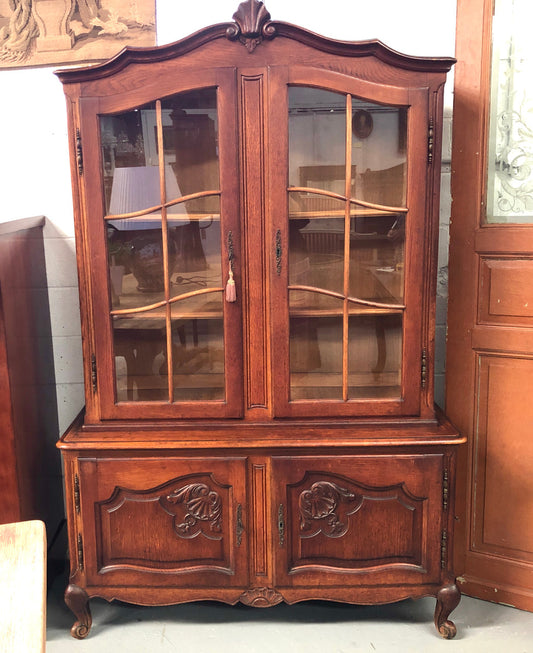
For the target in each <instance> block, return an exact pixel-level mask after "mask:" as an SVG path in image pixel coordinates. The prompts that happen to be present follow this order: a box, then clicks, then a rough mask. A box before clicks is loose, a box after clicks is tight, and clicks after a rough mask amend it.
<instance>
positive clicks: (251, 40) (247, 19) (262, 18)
mask: <svg viewBox="0 0 533 653" xmlns="http://www.w3.org/2000/svg"><path fill="white" fill-rule="evenodd" d="M233 20H234V21H235V24H234V25H232V26H231V27H228V29H227V31H226V36H227V37H228V39H230V40H231V41H234V40H236V39H239V41H240V42H241V43H242V44H243V45H245V46H246V48H247V49H248V51H249V52H253V51H254V50H255V48H256V47H257V46H258V45H259V44H260V43H261V41H262V40H263V39H264V38H266V39H271V38H273V37H274V36H276V28H275V27H274V26H273V25H272V24H271V22H270V14H269V12H268V11H267V9H266V7H265V5H264V4H263V3H262V2H260V0H246V2H241V4H240V5H239V7H238V8H237V11H236V12H235V13H234V14H233Z"/></svg>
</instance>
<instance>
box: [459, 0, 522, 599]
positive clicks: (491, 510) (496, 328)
mask: <svg viewBox="0 0 533 653" xmlns="http://www.w3.org/2000/svg"><path fill="white" fill-rule="evenodd" d="M493 4H494V2H493V0H459V3H458V24H457V58H458V63H457V66H456V69H455V105H454V135H453V154H452V164H453V165H452V168H453V171H452V195H453V209H452V225H451V234H450V240H451V244H450V285H449V326H448V355H447V401H446V410H447V414H448V415H449V417H450V419H451V420H452V421H453V422H454V423H455V425H456V426H457V427H458V428H459V430H460V431H462V433H463V434H464V435H467V436H468V439H469V446H468V448H466V447H465V448H464V449H463V455H462V458H461V464H460V469H459V473H458V479H459V484H458V503H457V505H458V507H457V511H458V512H457V514H458V518H459V521H458V525H457V526H458V527H457V529H456V534H457V542H456V546H455V551H456V560H455V569H456V571H457V573H458V574H461V575H460V577H459V579H458V580H459V582H458V584H459V585H460V587H461V590H462V591H463V592H465V593H466V594H470V595H473V596H478V597H480V598H484V599H489V600H491V601H496V602H501V603H508V604H511V605H514V606H517V607H519V608H523V609H527V610H533V439H532V437H531V432H532V427H533V402H532V401H531V398H532V393H531V391H532V389H533V255H532V252H533V193H532V192H531V183H532V176H531V168H530V167H529V166H530V158H529V157H530V154H528V152H529V153H530V152H531V148H532V146H533V139H532V138H531V134H532V132H531V128H532V126H533V125H532V122H531V107H532V105H533V95H532V94H531V91H530V90H529V89H528V90H527V92H524V90H525V89H527V87H528V86H530V79H531V74H532V71H533V67H532V66H533V61H531V59H530V60H529V61H528V60H527V57H525V58H522V60H521V61H520V62H519V64H517V65H516V66H512V65H510V63H511V62H512V61H513V58H514V57H515V55H518V56H519V57H520V55H521V52H520V48H521V46H522V45H523V35H522V30H521V29H520V25H521V24H529V22H528V21H527V20H526V18H527V13H523V14H522V15H520V10H521V11H523V12H525V11H526V10H527V11H528V12H530V11H531V9H530V6H529V4H530V3H527V2H515V3H514V8H513V7H512V6H511V4H512V3H509V2H503V1H502V2H500V1H499V0H497V2H496V3H495V13H494V18H493ZM516 11H518V13H517V14H516V15H515V13H514V12H516ZM504 18H505V22H504V20H503V19H504ZM493 21H494V23H493ZM493 24H494V26H495V28H497V30H496V29H494V30H493ZM500 37H501V38H500ZM511 37H513V38H512V40H511ZM528 38H530V37H529V36H526V39H528ZM522 54H523V53H522ZM491 57H493V58H494V59H495V60H496V61H497V62H498V65H496V66H492V69H491ZM527 75H528V76H529V77H523V76H527Z"/></svg>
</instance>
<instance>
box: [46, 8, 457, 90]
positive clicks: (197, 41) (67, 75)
mask: <svg viewBox="0 0 533 653" xmlns="http://www.w3.org/2000/svg"><path fill="white" fill-rule="evenodd" d="M233 19H234V22H228V23H218V24H216V25H211V26H209V27H206V28H204V29H201V30H199V31H198V32H195V33H194V34H191V35H189V36H187V37H185V38H183V39H180V40H179V41H175V42H174V43H170V44H168V45H163V46H156V47H132V46H126V47H125V48H124V49H123V50H121V51H120V52H119V53H118V54H117V55H116V56H115V57H113V58H112V59H110V60H108V61H105V62H103V63H100V64H95V65H92V66H80V67H76V68H69V69H64V70H63V69H62V70H58V71H56V75H57V76H58V77H59V79H60V80H61V81H62V82H63V84H72V83H78V82H88V81H93V80H97V79H102V78H105V77H108V76H110V75H115V74H116V73H118V72H120V71H121V70H123V69H124V68H126V67H127V66H128V65H130V64H146V63H155V62H158V61H166V60H169V59H174V58H176V57H180V56H182V55H184V54H187V53H188V52H191V51H192V50H196V49H198V48H201V47H202V46H204V45H206V44H207V43H209V42H211V41H216V40H217V39H228V40H230V41H240V42H241V43H242V44H243V46H245V47H246V48H247V50H248V52H249V53H250V55H252V56H251V58H250V64H251V65H253V63H254V59H253V54H254V52H256V48H257V47H258V46H260V45H261V43H263V42H264V41H269V40H272V39H276V38H288V39H291V40H293V41H299V42H300V43H303V44H305V45H308V46H310V47H312V48H315V49H317V50H320V51H322V52H326V53H330V54H334V55H338V56H346V57H352V58H353V57H375V58H376V59H378V60H379V61H381V62H383V63H385V64H388V65H390V66H393V67H395V68H403V69H405V70H409V71H414V72H432V73H447V72H448V71H449V70H450V68H451V67H452V66H453V65H454V63H455V62H456V59H454V58H453V57H419V56H413V55H407V54H403V53H401V52H397V51H396V50H393V49H392V48H389V47H388V46H387V45H385V44H384V43H382V42H381V41H379V40H378V39H371V40H365V41H340V40H336V39H331V38H328V37H325V36H321V35H319V34H316V33H315V32H311V31H310V30H307V29H304V28H303V27H299V26H297V25H292V24H290V23H285V22H283V21H273V20H271V19H270V14H269V12H268V11H267V10H266V8H265V5H264V4H263V2H259V1H258V0H246V2H242V3H241V4H240V5H239V8H238V10H237V11H236V12H235V13H234V14H233Z"/></svg>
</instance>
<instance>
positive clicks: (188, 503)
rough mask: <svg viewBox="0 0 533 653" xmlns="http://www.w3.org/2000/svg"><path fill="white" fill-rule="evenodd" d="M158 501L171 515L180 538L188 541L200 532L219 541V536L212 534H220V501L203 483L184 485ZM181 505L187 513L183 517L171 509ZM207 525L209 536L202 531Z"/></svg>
mask: <svg viewBox="0 0 533 653" xmlns="http://www.w3.org/2000/svg"><path fill="white" fill-rule="evenodd" d="M159 501H160V503H161V505H162V506H163V508H164V509H165V510H166V512H168V513H169V514H170V515H173V517H174V530H175V531H176V533H177V534H178V535H179V536H180V537H184V538H186V539H189V538H193V537H196V535H198V533H200V532H202V533H203V534H204V535H205V536H206V537H209V538H210V539H217V540H218V539H221V536H220V535H218V536H217V535H214V534H215V533H220V531H221V528H222V501H221V500H220V496H219V495H218V493H217V492H215V491H214V490H211V488H210V487H209V486H207V485H206V484H205V483H191V484H189V485H185V486H184V487H182V488H179V489H176V490H174V491H173V492H171V493H170V494H167V495H166V496H162V497H161V498H160V500H159ZM181 504H183V505H184V506H185V510H186V511H187V512H186V514H185V517H180V516H178V514H177V510H176V508H175V507H173V506H178V505H181ZM181 512H182V513H183V511H181ZM181 520H182V521H181ZM207 524H209V531H210V534H207V533H206V532H205V530H204V526H206V525H207Z"/></svg>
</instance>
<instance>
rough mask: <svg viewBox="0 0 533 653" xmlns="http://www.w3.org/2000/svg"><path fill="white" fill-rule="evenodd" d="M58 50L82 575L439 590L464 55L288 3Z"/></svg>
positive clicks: (387, 594) (449, 585) (441, 615)
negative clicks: (390, 37) (292, 14)
mask: <svg viewBox="0 0 533 653" xmlns="http://www.w3.org/2000/svg"><path fill="white" fill-rule="evenodd" d="M233 18H234V22H231V23H227V24H220V25H215V26H212V27H208V28H206V29H205V30H203V31H200V32H198V33H197V34H195V35H194V36H192V37H189V38H186V39H184V40H182V41H179V42H177V43H174V44H172V45H167V46H162V47H159V48H154V49H128V48H127V49H126V50H124V51H123V52H122V53H121V54H120V55H118V56H117V57H115V58H114V59H112V60H111V61H109V62H107V63H104V64H101V65H96V66H93V67H89V68H83V69H74V70H65V71H62V72H60V73H59V77H60V79H61V81H62V82H63V84H64V88H65V92H66V95H67V100H68V109H69V121H70V133H71V145H72V149H71V161H72V170H73V190H74V203H75V218H76V230H77V248H78V249H77V252H78V261H79V275H80V293H81V310H82V323H83V335H84V337H83V347H84V361H85V382H86V410H85V412H84V414H83V415H82V416H81V417H80V418H79V420H78V421H77V422H76V423H75V424H74V425H73V426H72V427H71V428H70V429H69V431H68V432H67V433H66V434H65V435H64V437H63V438H62V439H61V441H60V443H59V447H60V449H61V451H62V454H63V456H64V460H65V480H66V495H67V510H68V524H69V541H70V558H71V573H70V584H69V586H68V588H67V591H66V601H67V603H68V605H69V606H70V607H71V608H72V610H73V612H74V613H75V614H76V617H77V621H76V623H75V624H74V626H73V629H72V633H73V635H74V636H75V637H79V638H81V637H84V636H86V635H87V633H88V631H89V629H90V626H91V617H90V612H89V599H90V597H92V596H99V597H103V598H106V599H108V600H112V599H120V600H124V601H130V602H132V603H138V604H143V605H160V604H169V603H180V602H184V601H193V600H200V599H202V600H204V599H213V600H220V601H225V602H227V603H231V604H234V603H236V602H238V601H241V602H243V603H246V604H248V605H254V606H269V605H275V604H277V603H280V602H282V601H286V602H288V603H294V602H297V601H302V600H306V599H330V600H339V601H346V602H350V603H387V602H392V601H398V600H401V599H405V598H408V597H413V598H414V597H420V596H428V595H430V596H435V597H437V609H436V612H435V623H436V626H437V628H438V630H439V632H440V633H441V634H442V635H443V636H444V637H448V638H449V637H453V635H454V634H455V627H454V625H453V623H452V622H451V621H449V620H448V616H449V614H450V612H451V611H452V610H453V608H454V607H455V606H456V605H457V603H458V601H459V597H460V594H459V590H458V589H457V587H456V585H455V581H454V575H453V572H452V569H451V567H450V560H451V551H450V546H451V542H452V533H453V522H454V513H453V497H454V473H455V472H454V470H455V452H456V448H457V446H458V445H459V444H460V443H461V442H462V439H461V437H460V436H459V435H458V434H457V432H456V431H455V429H454V428H453V427H452V426H451V425H450V424H449V422H448V421H447V420H446V418H445V417H444V416H443V415H442V414H440V413H439V412H436V410H435V408H434V404H433V369H434V363H433V360H434V309H435V283H436V244H437V232H438V228H437V227H438V224H437V222H438V197H439V174H440V156H439V153H440V150H441V122H442V88H443V84H444V81H445V75H446V72H447V71H448V70H449V68H450V66H451V65H452V64H453V60H452V59H445V58H434V59H422V58H416V57H409V56H405V55H402V54H399V53H396V52H394V51H392V50H390V49H388V48H387V47H386V46H384V45H383V44H381V43H380V42H378V41H368V42H362V43H344V42H337V41H331V40H329V39H326V38H323V37H321V36H317V35H315V34H311V33H310V32H307V31H305V30H303V29H301V28H298V27H295V26H292V25H288V24H285V23H281V22H274V21H271V20H270V16H269V14H268V12H267V11H266V9H265V7H264V5H263V4H262V3H260V2H257V0H252V1H248V2H244V3H242V4H241V5H240V6H239V8H238V10H237V12H236V13H235V15H234V17H233Z"/></svg>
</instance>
